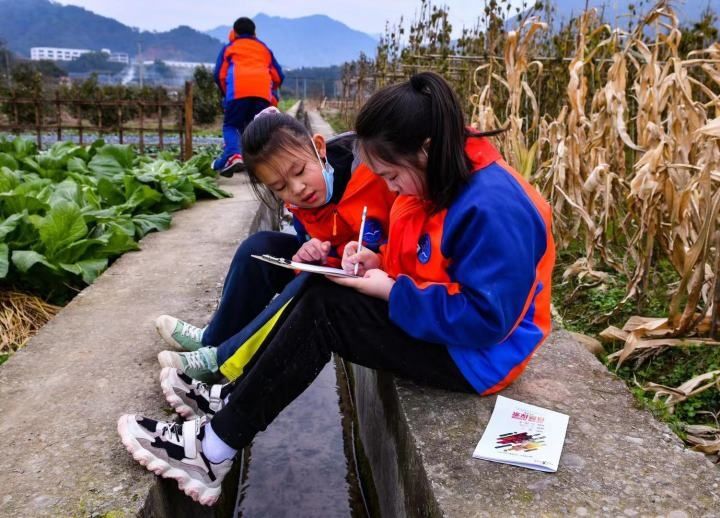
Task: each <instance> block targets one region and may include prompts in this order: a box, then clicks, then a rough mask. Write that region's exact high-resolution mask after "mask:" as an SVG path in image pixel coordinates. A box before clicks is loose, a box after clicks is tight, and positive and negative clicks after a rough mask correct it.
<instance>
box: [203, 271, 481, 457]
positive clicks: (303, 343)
mask: <svg viewBox="0 0 720 518" xmlns="http://www.w3.org/2000/svg"><path fill="white" fill-rule="evenodd" d="M332 353H336V354H338V355H339V356H340V357H342V358H343V359H345V360H348V361H350V362H353V363H355V364H358V365H363V366H365V367H370V368H373V369H378V370H385V371H389V372H391V373H393V374H395V375H397V376H400V377H403V378H407V379H410V380H413V381H415V382H417V383H420V384H424V385H430V386H433V387H438V388H444V389H448V390H454V391H461V392H471V393H472V392H475V391H474V389H473V388H472V386H471V385H470V384H469V383H468V382H467V381H466V380H465V378H464V377H463V375H462V373H461V372H460V370H459V369H458V368H457V366H456V365H455V363H454V362H453V360H452V358H451V357H450V355H449V353H448V351H447V348H446V347H445V346H443V345H440V344H433V343H429V342H423V341H420V340H416V339H414V338H412V337H411V336H410V335H408V334H407V333H405V332H404V331H403V330H401V329H400V328H399V327H397V326H396V325H395V324H393V323H392V322H391V321H390V319H389V317H388V303H387V302H385V301H383V300H380V299H376V298H372V297H368V296H366V295H362V294H360V293H358V292H357V291H355V290H353V289H350V288H344V287H341V286H338V285H336V284H334V283H332V282H330V281H328V280H327V279H325V278H323V277H320V276H318V275H315V276H313V278H312V280H311V281H310V282H309V283H308V285H307V287H306V289H305V290H304V291H303V292H302V293H301V294H300V295H298V296H297V297H296V299H295V300H293V306H292V308H291V310H290V311H289V314H288V316H287V317H286V318H285V319H284V321H283V322H282V324H280V325H279V326H278V327H277V328H276V329H275V330H274V331H273V334H272V335H271V336H270V337H269V339H268V343H267V344H265V346H264V347H263V351H262V354H259V355H257V357H256V358H255V362H254V365H253V367H252V369H249V370H248V371H247V373H246V374H245V375H243V376H242V377H241V378H239V379H238V380H237V382H236V384H235V386H234V388H233V391H232V393H231V394H230V399H229V401H228V404H227V405H226V406H225V408H223V409H222V410H221V411H220V412H218V413H217V414H216V415H215V417H214V418H213V419H212V421H211V424H212V427H213V430H214V431H215V432H216V433H217V434H218V435H219V436H220V438H221V439H222V440H223V441H225V442H226V443H227V444H229V445H230V446H232V447H233V448H235V449H238V450H239V449H241V448H243V447H245V446H246V445H247V444H249V443H250V441H251V440H252V439H253V437H254V436H255V434H257V433H258V432H259V431H262V430H265V428H267V426H268V425H269V424H270V423H271V422H272V421H273V419H275V417H277V415H278V414H279V413H280V412H281V411H282V410H283V409H284V408H285V407H286V406H287V405H288V404H290V403H291V402H292V401H293V400H294V399H295V398H297V397H298V396H299V395H300V394H301V393H302V392H303V391H304V390H305V389H306V388H307V387H308V386H310V384H311V383H312V381H313V380H314V379H315V377H316V376H317V375H318V374H319V373H320V371H321V370H322V368H323V367H324V365H325V364H326V363H327V362H328V361H329V360H330V357H331V354H332Z"/></svg>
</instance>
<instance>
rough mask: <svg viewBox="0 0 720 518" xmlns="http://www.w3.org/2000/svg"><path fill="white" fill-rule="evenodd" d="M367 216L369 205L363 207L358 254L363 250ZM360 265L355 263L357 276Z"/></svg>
mask: <svg viewBox="0 0 720 518" xmlns="http://www.w3.org/2000/svg"><path fill="white" fill-rule="evenodd" d="M365 216H367V205H365V206H364V207H363V213H362V219H361V220H360V236H359V237H358V249H357V252H355V253H356V254H359V253H360V250H362V239H363V233H364V232H365ZM359 264H360V263H355V275H357V271H358V265H359Z"/></svg>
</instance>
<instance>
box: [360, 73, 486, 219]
mask: <svg viewBox="0 0 720 518" xmlns="http://www.w3.org/2000/svg"><path fill="white" fill-rule="evenodd" d="M355 127H356V131H357V135H358V139H359V141H360V145H361V146H362V148H363V150H364V151H365V152H366V153H369V154H373V155H376V156H378V157H379V158H380V159H381V160H383V161H384V162H388V163H391V164H397V163H399V161H402V160H405V161H409V162H411V163H414V162H416V160H417V158H416V157H417V153H418V151H419V150H420V148H421V147H422V146H423V145H424V144H425V142H426V141H427V140H429V142H430V146H429V149H428V151H427V155H428V160H427V173H426V177H427V192H426V195H425V196H426V198H427V200H428V201H429V202H430V206H431V210H432V211H433V212H438V211H440V210H442V209H446V208H448V207H449V206H450V205H451V204H452V202H453V200H454V199H455V198H456V197H457V195H458V193H459V191H460V189H461V188H462V187H463V186H464V185H465V184H466V183H467V182H468V179H469V177H470V173H471V172H472V163H471V161H470V159H469V158H468V156H467V155H466V154H465V139H466V138H467V137H469V136H484V135H488V134H487V133H474V132H471V131H469V130H468V129H466V126H465V118H464V115H463V111H462V107H461V104H460V101H459V99H458V97H457V95H456V94H455V92H454V91H453V90H452V88H451V87H450V85H449V84H448V83H447V82H446V81H445V80H444V79H443V78H442V77H441V76H439V75H438V74H435V73H433V72H422V73H419V74H415V75H413V76H412V77H411V78H410V80H409V81H406V82H404V83H399V84H396V85H391V86H388V87H386V88H383V89H382V90H379V91H378V92H376V93H375V94H374V95H373V96H372V97H370V99H369V100H368V101H367V102H366V103H365V105H364V106H363V107H362V109H361V110H360V113H359V114H358V116H357V120H356V123H355ZM495 133H496V132H492V133H489V134H495Z"/></svg>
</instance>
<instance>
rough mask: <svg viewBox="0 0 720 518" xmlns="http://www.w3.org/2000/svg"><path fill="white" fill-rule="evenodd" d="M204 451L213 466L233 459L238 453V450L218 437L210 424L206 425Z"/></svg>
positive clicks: (203, 442)
mask: <svg viewBox="0 0 720 518" xmlns="http://www.w3.org/2000/svg"><path fill="white" fill-rule="evenodd" d="M202 451H203V453H204V454H205V456H206V457H207V459H208V460H209V461H210V462H212V463H213V464H219V463H221V462H222V461H224V460H227V459H232V458H233V457H234V456H235V454H236V453H237V450H235V449H233V448H231V447H230V446H228V445H227V443H226V442H225V441H223V440H222V439H221V438H220V437H218V436H217V434H216V433H215V431H214V430H213V429H212V426H211V425H210V423H208V424H206V425H205V437H203V440H202Z"/></svg>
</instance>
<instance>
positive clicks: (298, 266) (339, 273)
mask: <svg viewBox="0 0 720 518" xmlns="http://www.w3.org/2000/svg"><path fill="white" fill-rule="evenodd" d="M251 257H254V258H255V259H259V260H261V261H265V262H266V263H270V264H274V265H275V266H279V267H280V268H289V269H290V270H300V271H301V272H310V273H319V274H320V275H330V276H333V277H355V275H353V274H351V273H347V272H346V271H345V270H342V269H340V268H331V267H330V266H320V265H317V264H307V263H296V262H295V261H288V260H287V259H283V258H282V257H273V256H272V255H267V254H265V255H251Z"/></svg>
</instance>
